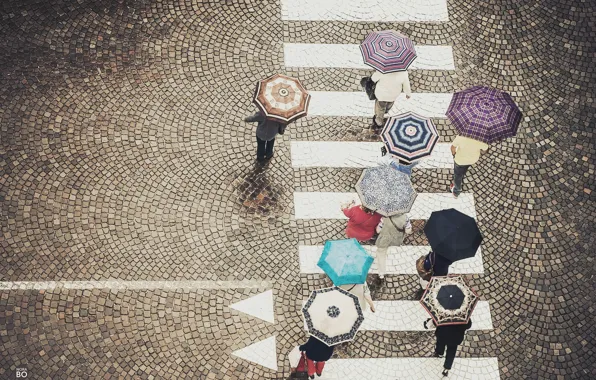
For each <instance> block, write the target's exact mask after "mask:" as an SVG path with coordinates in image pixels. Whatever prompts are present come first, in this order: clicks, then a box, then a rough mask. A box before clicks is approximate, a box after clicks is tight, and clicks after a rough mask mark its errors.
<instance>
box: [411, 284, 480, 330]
mask: <svg viewBox="0 0 596 380" xmlns="http://www.w3.org/2000/svg"><path fill="white" fill-rule="evenodd" d="M420 303H421V304H422V306H423V307H424V308H425V309H426V311H427V312H428V313H429V314H430V316H431V318H432V319H433V320H434V321H435V324H436V325H437V326H444V325H459V324H466V323H468V321H469V320H470V316H471V315H472V312H473V311H474V308H475V307H476V304H477V303H478V295H477V294H476V293H474V291H473V290H472V289H470V288H469V287H468V284H466V281H465V280H464V278H463V277H461V276H444V277H443V276H439V277H433V278H431V280H430V282H429V284H428V286H427V287H426V291H425V292H424V294H423V295H422V299H421V300H420Z"/></svg>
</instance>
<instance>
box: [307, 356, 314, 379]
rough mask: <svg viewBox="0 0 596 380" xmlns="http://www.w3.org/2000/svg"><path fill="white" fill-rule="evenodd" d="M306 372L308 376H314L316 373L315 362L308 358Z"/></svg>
mask: <svg viewBox="0 0 596 380" xmlns="http://www.w3.org/2000/svg"><path fill="white" fill-rule="evenodd" d="M306 372H307V373H308V376H314V375H315V372H316V369H315V362H314V361H312V360H310V359H309V358H308V357H307V358H306Z"/></svg>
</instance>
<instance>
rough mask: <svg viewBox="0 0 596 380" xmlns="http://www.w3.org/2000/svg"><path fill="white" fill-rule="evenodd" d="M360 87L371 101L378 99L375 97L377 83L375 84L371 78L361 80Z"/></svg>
mask: <svg viewBox="0 0 596 380" xmlns="http://www.w3.org/2000/svg"><path fill="white" fill-rule="evenodd" d="M360 85H361V86H362V88H363V89H364V91H365V92H366V95H367V96H368V98H369V99H370V100H375V99H377V97H376V96H375V88H376V87H377V83H376V82H374V81H373V80H372V78H371V77H364V78H362V79H360Z"/></svg>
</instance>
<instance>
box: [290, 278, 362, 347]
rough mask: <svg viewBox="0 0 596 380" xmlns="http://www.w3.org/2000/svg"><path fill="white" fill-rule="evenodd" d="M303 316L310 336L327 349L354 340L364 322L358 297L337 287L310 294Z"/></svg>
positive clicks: (303, 309)
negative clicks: (323, 344)
mask: <svg viewBox="0 0 596 380" xmlns="http://www.w3.org/2000/svg"><path fill="white" fill-rule="evenodd" d="M302 314H303V315H304V320H305V322H306V327H307V328H308V332H309V333H310V335H312V336H314V337H315V338H317V339H318V340H320V341H321V342H323V343H325V344H326V345H328V346H333V345H336V344H339V343H343V342H347V341H350V340H352V339H354V337H355V336H356V333H357V332H358V329H359V328H360V325H361V324H362V322H363V321H364V315H363V314H362V309H361V308H360V302H359V301H358V297H356V296H355V295H353V294H352V293H350V292H348V291H346V290H343V289H340V288H338V287H337V286H334V287H332V288H324V289H318V290H315V291H313V292H312V293H311V295H310V297H309V298H308V301H306V304H305V305H304V307H303V308H302Z"/></svg>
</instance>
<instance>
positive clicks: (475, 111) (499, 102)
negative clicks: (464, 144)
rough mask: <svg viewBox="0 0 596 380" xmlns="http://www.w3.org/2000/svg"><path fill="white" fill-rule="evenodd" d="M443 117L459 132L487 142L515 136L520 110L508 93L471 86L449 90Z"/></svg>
mask: <svg viewBox="0 0 596 380" xmlns="http://www.w3.org/2000/svg"><path fill="white" fill-rule="evenodd" d="M447 117H448V118H449V120H451V122H452V123H453V125H454V126H455V128H456V129H457V132H458V133H459V134H460V135H462V136H465V137H469V138H471V139H474V140H479V141H482V142H485V143H487V144H490V143H492V142H495V141H499V140H503V139H505V138H507V137H512V136H515V134H516V133H517V129H518V127H519V123H520V122H521V119H522V113H521V111H520V110H519V108H518V107H517V105H516V104H515V102H514V101H513V99H512V98H511V96H510V95H509V94H508V93H506V92H504V91H501V90H497V89H494V88H490V87H485V86H474V87H471V88H468V89H467V90H463V91H460V92H456V93H455V94H453V99H451V103H450V104H449V108H448V109H447Z"/></svg>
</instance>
